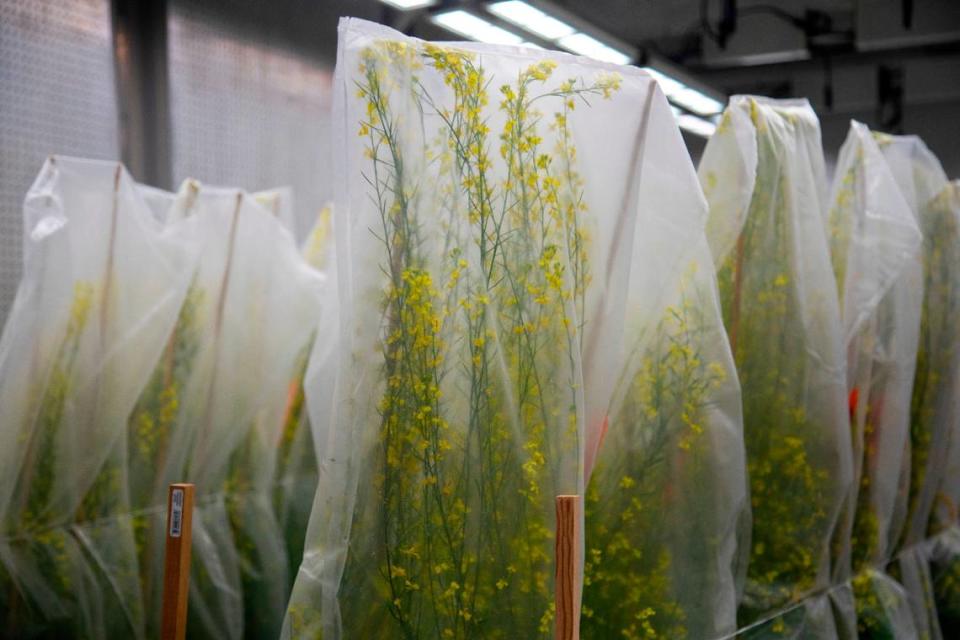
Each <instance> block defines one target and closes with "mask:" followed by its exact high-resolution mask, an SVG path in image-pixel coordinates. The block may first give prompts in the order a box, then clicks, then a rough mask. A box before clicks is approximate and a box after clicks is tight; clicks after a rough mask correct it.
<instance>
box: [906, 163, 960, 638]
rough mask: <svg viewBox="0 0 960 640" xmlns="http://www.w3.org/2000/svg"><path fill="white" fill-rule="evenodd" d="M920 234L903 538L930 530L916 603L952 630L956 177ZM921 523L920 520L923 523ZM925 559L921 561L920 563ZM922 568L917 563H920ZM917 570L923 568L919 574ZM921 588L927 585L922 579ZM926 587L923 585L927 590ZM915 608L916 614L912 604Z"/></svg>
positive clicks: (959, 346) (958, 302) (958, 416)
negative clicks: (923, 595) (920, 283)
mask: <svg viewBox="0 0 960 640" xmlns="http://www.w3.org/2000/svg"><path fill="white" fill-rule="evenodd" d="M920 226H921V229H922V230H923V233H924V301H923V317H922V320H921V329H920V331H921V334H920V343H921V346H920V350H919V352H918V354H917V381H916V384H915V386H914V398H913V399H914V423H913V430H912V434H913V444H914V451H913V463H914V464H915V465H918V466H921V465H922V469H923V471H922V472H921V471H920V470H917V469H914V470H913V473H912V474H911V478H913V479H914V480H915V481H917V482H922V483H923V485H922V486H921V487H920V488H919V489H917V490H914V489H913V487H911V491H910V496H911V507H912V509H911V510H910V512H909V513H908V520H907V529H906V533H905V544H906V545H910V544H911V542H912V541H913V540H914V539H915V538H914V536H919V535H922V534H924V533H925V534H926V535H936V536H937V538H935V542H934V543H932V544H926V545H919V544H914V546H913V547H912V548H910V547H908V550H912V549H916V551H914V555H916V556H919V559H917V560H915V562H917V563H919V562H923V561H924V560H926V562H929V561H930V554H931V553H932V554H933V567H932V570H933V572H934V575H933V576H932V577H933V584H932V591H933V593H934V594H935V595H936V599H935V601H936V612H937V613H938V614H939V615H938V616H937V618H934V616H933V614H934V608H933V606H932V604H931V603H930V602H929V601H925V602H924V604H927V605H928V606H927V607H926V608H925V610H923V612H922V613H923V614H925V615H926V616H927V617H928V618H929V619H930V622H929V624H930V625H931V626H934V624H935V623H936V622H938V620H939V621H946V623H947V626H946V627H944V628H942V629H941V630H942V637H944V638H951V637H953V636H954V635H955V633H956V631H957V628H958V627H957V624H956V620H957V617H958V616H960V609H958V608H957V601H958V599H960V584H957V582H956V581H955V579H954V577H955V576H956V575H957V571H958V569H957V564H958V563H960V558H958V557H957V556H956V551H957V545H956V540H957V533H956V531H957V527H958V522H957V505H958V504H960V503H958V498H960V461H958V458H960V331H958V327H960V271H958V270H957V265H958V264H960V182H957V181H954V182H951V183H949V184H948V185H947V187H945V188H944V189H943V190H942V191H941V192H940V194H939V195H937V196H936V197H934V198H933V199H932V200H930V201H929V202H928V203H927V205H926V207H924V208H923V209H922V210H921V213H920ZM923 523H926V526H923ZM926 562H925V563H924V564H926ZM925 568H926V567H924V569H925ZM920 575H924V573H922V572H921V573H920ZM922 585H923V586H924V587H926V588H928V589H929V588H931V587H930V585H929V584H928V583H926V582H924V583H922ZM928 592H929V591H928ZM918 615H921V613H920V612H919V611H918Z"/></svg>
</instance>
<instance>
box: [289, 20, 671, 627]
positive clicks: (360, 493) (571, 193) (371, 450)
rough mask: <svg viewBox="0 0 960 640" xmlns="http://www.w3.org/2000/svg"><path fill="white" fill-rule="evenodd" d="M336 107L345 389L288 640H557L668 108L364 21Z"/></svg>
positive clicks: (560, 60) (345, 41)
mask: <svg viewBox="0 0 960 640" xmlns="http://www.w3.org/2000/svg"><path fill="white" fill-rule="evenodd" d="M335 86H336V91H337V92H338V93H337V98H336V101H335V104H336V105H337V112H336V114H335V118H334V122H335V123H336V126H335V132H336V136H338V138H337V140H336V144H335V148H336V158H337V163H336V165H337V166H338V167H339V169H338V170H339V171H340V174H339V175H338V176H337V180H336V184H337V185H338V188H339V191H338V193H337V197H336V202H335V207H334V210H335V212H336V220H335V224H334V231H335V234H336V255H337V273H338V296H339V308H340V316H339V320H338V323H339V327H340V346H339V348H338V353H337V355H336V356H335V361H336V362H337V363H338V364H337V369H338V375H337V380H336V388H335V396H334V400H333V401H331V402H330V403H329V404H330V405H331V406H333V408H334V409H333V415H332V418H331V420H330V423H329V426H328V427H327V428H321V429H320V433H318V443H317V446H318V450H319V451H320V452H321V457H320V479H319V485H318V490H317V498H316V501H315V505H314V510H313V513H312V515H311V522H310V527H309V530H308V535H307V543H306V551H305V554H304V561H303V565H302V566H301V568H300V572H299V575H298V578H297V581H296V584H295V587H294V592H293V595H292V598H291V603H290V607H289V610H288V613H287V620H286V625H285V635H286V637H319V636H323V637H347V638H354V637H372V636H376V637H387V638H389V637H422V638H429V637H439V638H443V637H472V636H485V637H490V638H498V637H500V638H516V637H523V638H535V637H545V636H550V635H551V634H552V633H553V626H554V604H553V603H554V588H553V574H554V561H553V554H554V548H553V547H554V531H555V522H554V519H555V498H556V496H558V495H561V494H576V495H580V496H582V495H583V488H584V481H583V478H584V450H585V434H587V436H586V437H588V438H589V437H590V436H589V433H595V434H596V435H594V436H593V437H597V435H598V434H599V430H600V426H601V425H602V422H603V418H604V413H605V411H606V410H607V408H608V406H609V401H608V400H607V399H605V398H604V394H605V393H609V389H610V388H611V387H612V384H610V385H606V386H605V385H604V384H602V381H603V380H605V379H612V378H613V377H614V376H615V375H616V371H609V369H610V367H609V365H608V364H607V363H608V362H609V361H608V360H604V358H606V357H608V354H613V355H612V356H609V357H617V355H616V354H617V352H618V345H619V342H618V338H619V334H620V332H621V327H620V325H621V324H622V316H623V305H624V293H625V290H626V286H627V278H628V269H627V267H628V265H629V260H630V249H631V246H632V242H633V234H634V224H635V220H636V216H637V210H638V209H639V207H640V203H639V202H638V194H639V189H640V186H639V180H640V175H641V173H642V170H643V167H642V165H645V164H646V163H647V160H646V159H647V157H648V156H649V154H647V153H645V150H646V149H648V148H649V149H650V150H651V151H652V149H653V147H647V146H646V145H647V143H646V135H647V132H648V130H649V120H650V117H651V116H650V114H651V109H652V108H653V105H654V104H655V103H656V104H657V105H658V106H657V107H656V108H657V109H661V108H662V96H660V94H658V93H656V89H655V86H654V85H653V83H652V81H651V80H650V78H649V77H648V76H647V75H646V74H644V73H643V72H640V71H639V70H636V69H630V68H621V67H614V66H611V65H608V64H603V63H599V62H595V61H590V60H586V59H582V58H577V57H573V56H570V55H566V54H558V53H555V52H546V51H537V50H531V49H529V48H524V47H497V46H485V45H480V44H476V43H455V44H432V43H426V42H422V41H419V40H414V39H410V38H405V37H403V36H402V35H400V34H399V33H397V32H395V31H392V30H389V29H385V28H383V27H379V26H377V25H372V24H369V23H365V22H361V21H357V20H344V21H342V22H341V25H340V39H339V53H338V63H337V78H336V83H335ZM611 123H616V126H617V128H618V129H617V131H618V135H616V136H611V135H607V134H605V133H604V132H605V131H609V127H610V126H611ZM618 318H619V320H618ZM581 354H583V355H582V357H581ZM588 358H590V359H591V360H590V361H589V362H587V359H588ZM585 371H591V374H590V375H591V376H593V375H596V380H597V382H596V383H594V382H593V381H591V385H590V386H585V385H584V378H586V377H587V374H586V373H584V372H585ZM309 395H310V394H309V389H308V397H309ZM320 404H322V402H321V403H320ZM591 424H593V425H596V426H595V427H594V429H592V430H591V429H588V428H587V425H591Z"/></svg>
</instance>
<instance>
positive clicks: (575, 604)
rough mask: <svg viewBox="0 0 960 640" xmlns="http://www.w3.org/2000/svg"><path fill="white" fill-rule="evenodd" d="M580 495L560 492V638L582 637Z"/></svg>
mask: <svg viewBox="0 0 960 640" xmlns="http://www.w3.org/2000/svg"><path fill="white" fill-rule="evenodd" d="M580 510H581V503H580V496H578V495H573V496H557V538H556V541H557V545H556V550H555V557H556V563H557V566H556V577H555V580H554V588H555V589H556V594H555V598H556V599H555V604H556V616H557V618H556V620H557V625H556V640H579V638H580V606H579V605H580V598H579V595H580V594H579V585H578V581H577V576H578V574H579V572H580V562H579V557H580V513H581V511H580Z"/></svg>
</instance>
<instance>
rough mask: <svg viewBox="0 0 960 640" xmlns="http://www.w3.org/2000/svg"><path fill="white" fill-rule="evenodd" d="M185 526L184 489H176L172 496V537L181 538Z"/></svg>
mask: <svg viewBox="0 0 960 640" xmlns="http://www.w3.org/2000/svg"><path fill="white" fill-rule="evenodd" d="M182 528H183V489H174V490H173V495H172V496H171V497H170V537H171V538H179V537H180V531H181V529H182Z"/></svg>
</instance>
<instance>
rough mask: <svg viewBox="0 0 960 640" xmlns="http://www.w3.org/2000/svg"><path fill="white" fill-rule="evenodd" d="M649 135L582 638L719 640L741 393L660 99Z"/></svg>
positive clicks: (691, 183) (740, 477)
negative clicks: (699, 639) (647, 159)
mask: <svg viewBox="0 0 960 640" xmlns="http://www.w3.org/2000/svg"><path fill="white" fill-rule="evenodd" d="M647 135H648V138H647V146H646V148H645V152H646V154H648V155H649V158H650V160H649V162H646V163H644V167H643V173H642V175H641V178H640V189H641V191H640V199H639V201H640V202H641V203H642V208H641V212H640V214H639V219H638V222H637V232H636V236H635V245H634V251H633V259H632V263H631V279H630V287H629V290H628V292H627V306H626V322H625V329H624V333H625V336H624V340H623V343H622V346H621V353H622V355H623V357H622V358H621V359H619V360H618V361H617V362H618V366H619V369H617V370H615V371H618V372H619V373H618V375H617V376H616V379H615V384H614V390H615V393H614V394H613V397H612V398H611V400H610V402H611V404H610V408H609V409H608V412H607V415H608V416H609V419H608V421H607V423H606V425H605V434H602V436H601V439H602V441H599V453H598V454H597V458H596V460H597V462H596V466H595V467H594V469H593V473H592V475H591V477H590V479H589V485H588V488H587V494H586V504H585V513H586V516H585V520H586V521H585V545H586V555H585V566H584V591H583V617H582V619H581V633H582V635H583V636H584V637H587V638H619V637H624V638H643V637H656V638H675V639H678V640H680V639H683V638H691V639H693V638H718V637H721V636H723V635H726V634H729V633H732V632H733V631H734V630H735V629H736V610H737V599H738V587H742V584H738V583H740V582H742V580H741V579H742V573H743V572H742V569H743V568H745V567H744V566H742V565H743V563H742V561H741V560H742V558H741V557H740V555H738V554H737V537H738V528H739V529H741V530H743V529H745V531H746V532H747V533H748V532H749V507H748V504H747V492H746V489H747V485H746V476H745V460H744V451H743V431H742V420H741V413H740V390H739V385H738V383H737V376H736V371H735V369H734V366H733V359H732V357H731V354H730V349H729V345H728V342H727V336H726V332H725V331H724V329H723V323H722V318H721V313H720V306H719V299H718V294H717V284H716V276H715V272H714V268H713V261H712V257H711V255H710V248H709V246H708V245H707V241H706V235H705V233H704V223H705V221H706V216H707V207H706V202H705V201H704V199H703V195H702V191H701V189H700V185H699V183H698V182H697V177H696V173H695V172H694V169H693V166H692V164H691V163H690V161H689V156H688V155H687V151H686V149H685V147H684V145H683V141H682V139H681V138H680V135H679V132H678V131H677V129H676V127H675V125H674V118H673V114H672V113H671V112H670V110H669V107H668V106H667V104H666V103H665V101H662V100H660V99H657V100H656V102H655V103H654V105H653V108H652V112H651V122H650V125H649V129H648V133H647ZM586 357H587V353H584V358H586ZM591 383H592V380H591V378H589V377H585V379H584V385H585V387H586V388H588V389H589V387H590V385H591ZM601 439H598V440H601ZM742 532H743V531H739V533H742Z"/></svg>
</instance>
